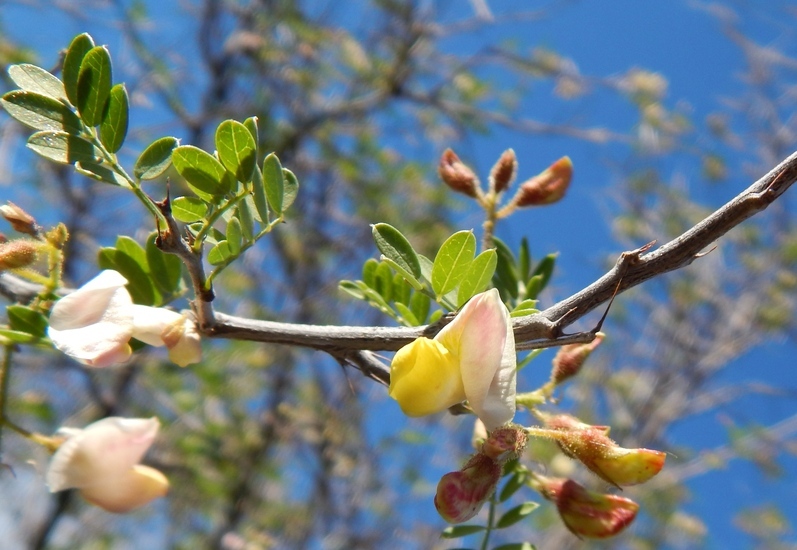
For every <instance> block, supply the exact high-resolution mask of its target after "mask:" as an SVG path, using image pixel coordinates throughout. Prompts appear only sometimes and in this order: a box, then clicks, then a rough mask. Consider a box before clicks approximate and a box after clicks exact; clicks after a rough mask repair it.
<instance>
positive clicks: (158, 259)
mask: <svg viewBox="0 0 797 550" xmlns="http://www.w3.org/2000/svg"><path fill="white" fill-rule="evenodd" d="M157 237H158V234H157V233H150V235H149V237H147V246H146V253H147V264H148V265H149V274H150V277H152V282H153V283H154V284H155V287H156V288H157V289H158V290H159V291H160V292H161V294H163V295H164V296H174V295H175V294H179V292H180V286H181V284H180V283H181V282H182V274H183V262H181V261H180V258H178V257H177V256H175V255H174V254H166V253H165V252H163V251H162V250H161V249H159V248H158V246H157V245H156V244H155V239H156V238H157ZM158 305H163V304H158Z"/></svg>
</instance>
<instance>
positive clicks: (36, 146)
mask: <svg viewBox="0 0 797 550" xmlns="http://www.w3.org/2000/svg"><path fill="white" fill-rule="evenodd" d="M28 147H30V148H31V149H33V150H34V151H35V152H36V153H38V154H40V155H41V156H43V157H44V158H48V159H50V160H52V161H55V162H60V163H61V164H74V163H76V162H81V161H87V162H95V161H96V160H97V159H98V158H99V157H100V152H99V151H98V150H97V149H95V148H94V146H93V145H92V144H91V143H89V142H88V141H86V140H85V139H83V138H80V137H77V136H73V135H70V134H67V133H66V132H47V131H45V132H36V133H35V134H33V135H32V136H30V137H29V138H28Z"/></svg>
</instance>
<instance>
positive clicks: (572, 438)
mask: <svg viewBox="0 0 797 550" xmlns="http://www.w3.org/2000/svg"><path fill="white" fill-rule="evenodd" d="M544 420H545V424H546V426H547V427H549V428H551V429H553V430H555V431H557V432H559V433H558V434H557V435H556V441H557V443H558V444H559V447H560V448H561V449H562V452H564V453H565V454H566V455H568V456H569V457H571V458H576V459H578V460H580V461H581V462H582V463H583V464H584V466H586V467H587V468H589V469H590V470H591V471H592V472H593V473H594V474H596V475H597V476H598V477H600V478H601V479H603V480H604V481H606V482H607V483H611V484H612V485H614V486H616V487H619V486H621V485H637V484H639V483H644V482H646V481H648V480H649V479H650V478H652V477H653V476H655V475H656V474H658V473H659V472H660V471H661V469H662V468H663V467H664V461H665V459H666V458H667V455H666V454H665V453H663V452H661V451H654V450H651V449H626V448H623V447H620V446H619V445H617V443H615V442H614V441H613V440H612V439H611V438H610V437H609V435H608V434H609V428H608V427H606V426H590V425H589V424H584V423H582V422H580V421H579V420H578V419H576V418H573V417H572V416H569V415H556V416H552V417H548V418H545V419H544Z"/></svg>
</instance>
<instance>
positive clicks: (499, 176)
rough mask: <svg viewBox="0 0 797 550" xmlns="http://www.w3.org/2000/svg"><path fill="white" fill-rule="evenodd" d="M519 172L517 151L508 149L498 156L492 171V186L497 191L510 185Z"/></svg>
mask: <svg viewBox="0 0 797 550" xmlns="http://www.w3.org/2000/svg"><path fill="white" fill-rule="evenodd" d="M516 173H517V157H516V156H515V151H513V150H512V149H507V150H506V151H504V152H503V153H502V154H501V156H500V157H499V158H498V161H497V162H496V163H495V165H494V166H493V169H492V170H491V171H490V186H491V187H492V188H493V190H495V192H496V193H500V192H501V191H503V190H505V189H506V188H507V187H509V186H510V185H511V183H512V181H513V180H514V179H515V174H516Z"/></svg>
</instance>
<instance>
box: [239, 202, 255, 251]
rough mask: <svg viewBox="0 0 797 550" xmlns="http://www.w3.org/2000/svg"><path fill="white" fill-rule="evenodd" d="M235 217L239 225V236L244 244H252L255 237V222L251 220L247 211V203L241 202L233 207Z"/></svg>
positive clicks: (249, 212) (250, 213)
mask: <svg viewBox="0 0 797 550" xmlns="http://www.w3.org/2000/svg"><path fill="white" fill-rule="evenodd" d="M234 215H235V217H236V218H238V221H239V222H240V224H241V236H242V237H243V240H244V242H247V243H249V242H252V239H253V238H254V236H255V221H254V220H253V219H252V211H251V210H250V209H249V203H248V202H247V201H245V200H242V201H241V202H239V203H238V205H237V206H236V207H235V213H234Z"/></svg>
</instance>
